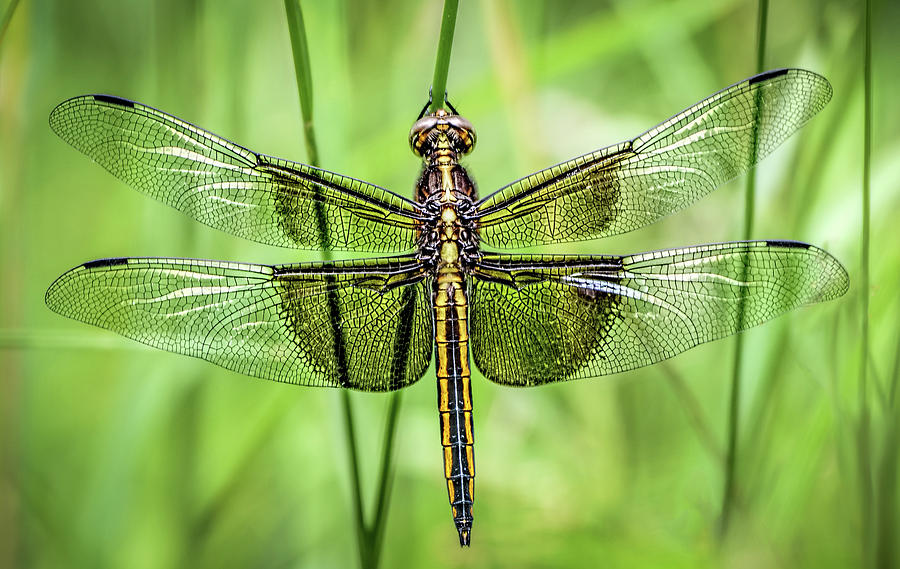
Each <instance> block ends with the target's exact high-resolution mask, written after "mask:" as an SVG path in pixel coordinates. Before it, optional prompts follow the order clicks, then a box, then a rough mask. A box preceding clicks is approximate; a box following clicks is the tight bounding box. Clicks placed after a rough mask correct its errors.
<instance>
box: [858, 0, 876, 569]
mask: <svg viewBox="0 0 900 569" xmlns="http://www.w3.org/2000/svg"><path fill="white" fill-rule="evenodd" d="M864 9H865V16H864V21H865V29H864V32H863V172H862V204H861V205H862V226H861V228H860V231H861V233H862V235H860V241H861V243H862V249H861V252H860V254H861V257H860V268H859V273H860V275H859V280H860V289H861V294H860V297H861V300H862V307H861V312H862V322H861V329H860V341H859V344H860V356H859V425H858V429H857V436H858V441H857V444H858V451H859V485H860V486H859V490H860V510H861V511H860V514H861V516H862V524H861V528H862V536H861V537H862V541H861V544H862V552H863V562H864V563H865V566H866V567H869V566H871V565H872V562H873V561H874V557H873V545H874V539H873V532H872V526H873V522H874V520H873V511H872V498H873V496H872V491H873V484H872V449H871V440H870V438H871V437H870V424H869V423H870V420H871V418H870V415H869V393H868V391H869V386H868V383H869V380H868V365H869V231H870V230H869V225H870V209H871V203H870V182H871V180H870V170H871V157H872V33H871V32H872V26H871V19H872V2H871V0H866V2H865V5H864Z"/></svg>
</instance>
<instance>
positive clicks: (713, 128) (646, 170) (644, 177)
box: [477, 69, 831, 248]
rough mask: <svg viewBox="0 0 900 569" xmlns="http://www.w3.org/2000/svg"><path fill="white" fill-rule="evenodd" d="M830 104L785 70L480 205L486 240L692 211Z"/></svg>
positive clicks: (798, 73) (511, 240)
mask: <svg viewBox="0 0 900 569" xmlns="http://www.w3.org/2000/svg"><path fill="white" fill-rule="evenodd" d="M830 98H831V86H830V85H829V84H828V81H826V80H825V78H824V77H821V76H819V75H816V74H815V73H811V72H809V71H804V70H801V69H780V70H775V71H769V72H767V73H763V74H761V75H756V76H754V77H751V78H749V79H747V80H745V81H742V82H740V83H737V84H735V85H732V86H731V87H728V88H726V89H723V90H722V91H719V92H718V93H716V94H714V95H712V96H711V97H709V98H707V99H705V100H703V101H701V102H700V103H697V104H696V105H694V106H693V107H691V108H689V109H687V110H685V111H683V112H681V113H679V114H677V115H675V116H674V117H672V118H671V119H669V120H667V121H665V122H663V123H661V124H660V125H658V126H656V127H654V128H652V129H650V130H649V131H647V132H646V133H644V134H642V135H641V136H639V137H637V138H635V139H633V140H630V141H626V142H623V143H621V144H618V145H615V146H611V147H609V148H605V149H602V150H598V151H596V152H593V153H590V154H586V155H584V156H581V157H579V158H575V159H574V160H570V161H568V162H564V163H562V164H558V165H556V166H553V167H551V168H548V169H546V170H542V171H540V172H537V173H535V174H532V175H530V176H528V177H526V178H523V179H521V180H518V181H516V182H513V183H512V184H510V185H508V186H506V187H504V188H502V189H501V190H499V191H498V192H496V193H494V194H493V195H490V196H488V197H486V198H485V199H484V200H482V201H481V203H479V204H478V207H477V210H478V212H479V215H480V219H479V221H478V224H479V227H480V236H481V240H482V241H483V242H484V243H486V244H488V245H490V246H493V247H499V248H504V247H530V246H534V245H541V244H547V243H557V242H564V241H580V240H586V239H595V238H598V237H606V236H610V235H615V234H618V233H624V232H627V231H631V230H634V229H637V228H639V227H643V226H644V225H647V224H649V223H652V222H654V221H657V220H658V219H660V218H662V217H664V216H666V215H668V214H670V213H672V212H675V211H678V210H680V209H682V208H684V207H686V206H688V205H689V204H691V203H693V202H694V201H696V200H697V199H699V198H701V197H702V196H704V195H706V194H708V193H709V192H711V191H712V190H714V189H715V188H716V187H717V186H719V185H721V184H723V183H724V182H727V181H728V180H730V179H732V178H734V177H735V176H737V175H739V174H741V173H742V172H744V171H746V170H747V169H749V168H750V167H751V166H753V165H754V164H755V163H756V162H757V161H758V160H760V159H762V158H763V157H765V156H767V155H768V154H769V153H771V152H772V151H773V150H774V149H775V148H776V147H777V146H778V145H780V144H781V143H782V142H783V141H784V140H785V139H786V138H787V137H788V136H790V135H791V134H792V133H793V132H794V131H796V130H797V129H799V128H800V127H801V126H802V125H803V124H804V123H805V122H806V121H808V120H809V119H810V118H812V117H813V116H814V115H815V114H816V113H818V112H819V111H820V110H821V109H822V108H823V107H824V106H825V104H826V103H827V102H828V100H829V99H830Z"/></svg>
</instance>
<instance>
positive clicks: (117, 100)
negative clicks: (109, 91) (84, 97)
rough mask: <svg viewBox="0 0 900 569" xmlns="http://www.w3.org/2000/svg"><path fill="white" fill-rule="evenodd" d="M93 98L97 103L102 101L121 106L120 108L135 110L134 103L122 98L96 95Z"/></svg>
mask: <svg viewBox="0 0 900 569" xmlns="http://www.w3.org/2000/svg"><path fill="white" fill-rule="evenodd" d="M93 97H94V100H95V101H100V102H102V103H109V104H111V105H119V106H120V107H128V108H129V109H131V108H134V101H129V100H128V99H123V98H122V97H116V96H114V95H94V96H93Z"/></svg>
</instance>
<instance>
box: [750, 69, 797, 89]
mask: <svg viewBox="0 0 900 569" xmlns="http://www.w3.org/2000/svg"><path fill="white" fill-rule="evenodd" d="M789 71H790V69H788V68H783V69H770V70H769V71H763V72H762V73H760V74H758V75H754V76H753V77H751V78H750V79H747V83H749V84H750V85H755V84H756V83H762V82H763V81H768V80H769V79H774V78H776V77H781V76H782V75H787V74H788V72H789Z"/></svg>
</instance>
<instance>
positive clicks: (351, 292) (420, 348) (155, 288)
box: [46, 257, 432, 391]
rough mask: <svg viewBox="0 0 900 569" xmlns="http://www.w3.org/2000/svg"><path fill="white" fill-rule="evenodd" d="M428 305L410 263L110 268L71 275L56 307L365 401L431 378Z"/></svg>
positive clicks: (110, 263)
mask: <svg viewBox="0 0 900 569" xmlns="http://www.w3.org/2000/svg"><path fill="white" fill-rule="evenodd" d="M429 298H430V297H429V295H428V292H427V290H426V288H425V284H424V281H423V280H422V276H421V271H420V269H419V264H418V262H417V261H415V259H412V258H407V257H396V258H392V259H382V260H363V261H346V262H335V263H326V264H302V265H282V266H274V267H273V266H266V265H248V264H238V263H226V262H223V261H206V260H193V259H149V258H137V259H103V260H99V261H92V262H90V263H85V264H83V265H80V266H78V267H76V268H74V269H72V270H71V271H69V272H67V273H65V274H64V275H62V276H61V277H59V279H57V280H56V282H54V283H53V285H52V286H51V287H50V289H49V290H48V291H47V295H46V301H47V305H48V306H49V307H50V308H51V309H53V310H54V311H56V312H58V313H60V314H62V315H64V316H68V317H70V318H74V319H76V320H80V321H82V322H86V323H88V324H93V325H95V326H99V327H101V328H106V329H108V330H112V331H114V332H117V333H119V334H122V335H123V336H127V337H129V338H132V339H134V340H137V341H139V342H143V343H144V344H148V345H150V346H153V347H155V348H160V349H162V350H167V351H170V352H176V353H179V354H186V355H189V356H194V357H198V358H203V359H205V360H209V361H211V362H213V363H215V364H218V365H220V366H222V367H225V368H228V369H230V370H234V371H237V372H240V373H243V374H247V375H252V376H256V377H260V378H263V379H270V380H274V381H281V382H286V383H294V384H298V385H312V386H326V387H349V388H352V389H359V390H363V391H388V390H393V389H399V388H401V387H404V386H407V385H409V384H411V383H413V382H415V381H416V380H418V379H419V378H420V377H421V376H422V374H424V373H425V370H426V369H427V367H428V363H429V362H430V360H431V342H432V338H431V328H432V326H431V309H430V305H429ZM338 338H339V339H340V340H339V341H336V340H337V339H338Z"/></svg>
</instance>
